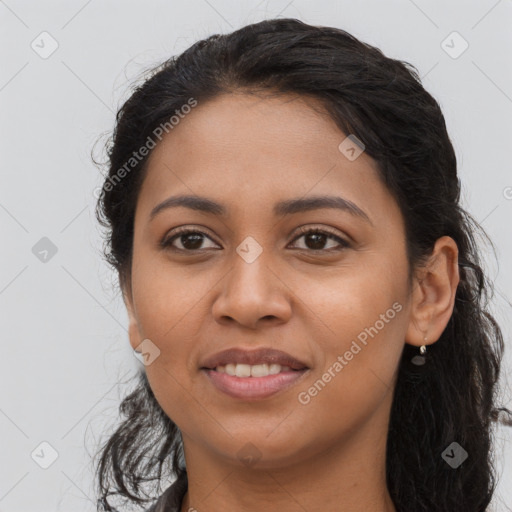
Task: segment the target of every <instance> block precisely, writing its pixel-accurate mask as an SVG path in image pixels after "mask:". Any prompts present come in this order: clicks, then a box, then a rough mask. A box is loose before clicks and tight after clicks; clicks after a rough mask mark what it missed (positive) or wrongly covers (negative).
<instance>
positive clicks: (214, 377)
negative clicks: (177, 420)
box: [201, 368, 309, 400]
mask: <svg viewBox="0 0 512 512" xmlns="http://www.w3.org/2000/svg"><path fill="white" fill-rule="evenodd" d="M308 371H309V369H307V368H304V369H303V370H289V371H286V372H281V373H277V374H275V375H267V376H266V377H236V376H233V375H228V374H227V373H219V372H217V371H215V370H210V369H208V368H201V372H202V373H204V374H205V375H206V376H207V378H208V380H209V381H210V382H211V383H212V384H213V385H214V386H215V387H216V388H217V389H218V390H219V391H222V392H223V393H225V394H227V395H229V396H231V397H232V398H239V399H242V400H261V399H264V398H268V397H270V396H272V395H275V394H276V393H278V392H280V391H284V390H285V389H287V388H289V387H290V386H292V385H293V384H295V383H296V382H297V381H298V380H299V379H301V377H302V376H303V375H304V374H306V373H307V372H308Z"/></svg>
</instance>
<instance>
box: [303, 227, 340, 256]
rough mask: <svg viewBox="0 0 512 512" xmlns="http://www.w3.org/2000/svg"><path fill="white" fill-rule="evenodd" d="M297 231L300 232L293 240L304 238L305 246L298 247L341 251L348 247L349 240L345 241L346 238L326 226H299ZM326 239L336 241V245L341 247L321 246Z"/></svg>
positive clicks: (321, 250) (316, 250)
mask: <svg viewBox="0 0 512 512" xmlns="http://www.w3.org/2000/svg"><path fill="white" fill-rule="evenodd" d="M299 231H300V232H301V233H302V234H301V235H300V236H298V237H296V238H295V239H294V240H293V241H294V242H295V241H296V240H299V239H300V238H304V241H305V247H299V249H309V251H312V252H318V251H320V252H333V251H341V250H343V249H347V248H348V247H350V243H349V242H347V241H346V240H344V239H343V238H341V237H340V236H338V235H337V234H336V233H335V232H334V231H331V230H330V229H328V228H323V229H319V228H305V227H300V228H299ZM328 240H331V241H335V242H337V243H338V246H341V247H339V248H336V247H334V249H333V248H332V247H329V248H325V247H323V246H324V245H325V243H326V242H327V241H328Z"/></svg>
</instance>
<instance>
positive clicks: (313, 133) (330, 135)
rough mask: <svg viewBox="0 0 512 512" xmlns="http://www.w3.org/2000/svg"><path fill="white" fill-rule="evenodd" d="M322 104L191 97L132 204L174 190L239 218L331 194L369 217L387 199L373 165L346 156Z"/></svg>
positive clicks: (148, 202)
mask: <svg viewBox="0 0 512 512" xmlns="http://www.w3.org/2000/svg"><path fill="white" fill-rule="evenodd" d="M346 138H347V134H345V133H343V132H341V130H340V129H339V128H338V127H337V125H336V124H335V122H334V121H333V120H332V119H331V118H330V117H329V115H328V113H327V112H326V111H325V110H324V108H323V107H322V105H321V103H320V102H319V101H316V100H315V99H312V98H310V97H304V96H298V95H279V96H269V95H258V96H256V95H250V94H243V93H235V94H225V95H222V96H220V97H217V98H214V99H212V100H209V101H207V102H205V103H201V102H200V101H199V102H198V105H197V106H196V107H195V108H194V109H192V111H191V112H190V113H189V114H186V115H184V116H183V117H182V118H181V119H180V121H179V123H178V124H176V125H175V126H174V127H173V128H172V130H170V131H169V133H168V134H166V135H164V137H163V139H162V141H161V142H160V143H158V145H157V146H156V147H155V149H154V150H153V152H152V154H151V156H150V158H149V161H148V165H147V175H146V177H145V180H144V183H143V186H142V189H141V192H140V197H139V202H140V207H141V208H143V209H144V210H146V213H147V212H148V211H150V209H151V208H152V206H154V205H155V204H156V203H158V202H159V201H162V200H164V199H165V198H166V197H168V196H169V195H173V194H177V193H180V194H185V193H186V194H197V195H202V196H208V197H212V198H215V199H217V200H218V201H219V202H223V203H225V204H227V205H228V208H230V209H231V210H233V213H236V214H239V215H242V214H243V213H244V211H245V210H247V208H249V207H254V209H253V213H254V212H255V211H256V210H257V209H258V208H259V209H262V208H265V209H268V203H269V202H272V203H274V202H276V201H277V200H283V199H287V198H290V197H300V196H305V195H308V194H314V195H316V194H327V193H331V194H332V193H333V192H338V193H339V194H340V195H343V196H344V197H346V198H347V199H349V200H352V201H353V202H355V203H357V204H359V205H360V206H362V205H364V206H365V208H364V209H365V210H366V211H367V212H368V214H369V215H370V217H372V218H378V216H379V215H380V213H381V212H379V210H382V209H388V210H389V208H390V207H392V206H393V205H392V203H393V202H394V201H393V199H392V197H391V195H390V193H389V192H388V191H387V189H386V188H385V187H384V185H383V184H382V182H381V180H380V178H379V174H378V171H377V164H376V162H375V161H374V160H373V159H372V158H370V157H369V156H368V155H366V154H365V153H364V152H363V153H361V154H360V156H358V157H357V158H356V159H355V160H349V159H348V158H347V157H346V156H345V154H344V153H343V152H342V151H340V149H339V146H340V144H341V143H343V142H344V141H345V139H346Z"/></svg>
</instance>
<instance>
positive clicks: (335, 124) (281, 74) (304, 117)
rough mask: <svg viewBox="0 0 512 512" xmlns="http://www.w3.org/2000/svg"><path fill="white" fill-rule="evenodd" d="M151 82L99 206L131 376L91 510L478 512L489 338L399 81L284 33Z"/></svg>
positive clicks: (440, 168) (194, 55) (493, 342)
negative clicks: (135, 379)
mask: <svg viewBox="0 0 512 512" xmlns="http://www.w3.org/2000/svg"><path fill="white" fill-rule="evenodd" d="M154 71H155V72H154V73H153V75H152V76H151V77H150V78H148V79H147V80H146V81H145V82H144V83H143V84H142V85H140V86H139V87H138V88H137V90H136V91H135V92H134V93H133V95H132V96H131V97H130V98H129V99H128V101H127V102H126V103H125V104H124V105H123V107H122V108H121V109H120V111H119V113H118V116H117V125H116V128H115V132H114V136H113V144H112V146H111V147H110V149H109V173H108V176H107V178H106V180H105V183H104V185H103V189H102V192H101V196H100V198H99V202H98V208H97V213H98V218H99V220H100V221H101V222H102V223H103V225H104V226H105V227H106V228H107V229H108V230H107V242H108V247H109V249H108V251H107V258H108V261H109V262H110V263H111V264H112V265H113V266H114V268H115V269H116V271H117V272H118V275H119V280H120V285H121V289H122V292H123V297H124V301H125V304H126V307H127V310H128V313H129V319H130V320H129V322H130V323H129V338H130V344H131V346H132V347H133V349H134V350H135V352H137V353H139V354H140V357H142V361H143V363H144V365H143V366H142V367H141V373H140V376H139V379H140V380H139V383H138V386H137V388H136V389H135V390H134V391H133V392H132V393H131V394H130V395H129V396H127V397H126V398H125V400H124V401H123V402H122V404H121V413H122V414H123V416H124V420H123V421H122V423H121V424H120V425H119V427H118V428H117V430H116V431H115V432H114V434H113V435H112V436H111V437H110V439H109V440H108V442H107V443H106V444H105V445H104V446H103V448H102V450H101V452H100V453H99V454H98V455H99V457H100V459H99V464H98V484H99V494H100V499H99V506H100V509H101V510H116V508H114V504H113V502H114V501H113V499H112V498H114V500H115V499H117V500H118V501H119V500H121V502H123V500H124V502H129V503H131V504H140V505H141V506H144V507H147V506H148V504H150V503H151V502H152V500H154V498H155V497H156V493H161V492H162V490H163V489H165V488H166V487H168V488H167V489H166V490H165V492H163V494H161V495H160V498H159V499H158V501H156V502H153V504H152V505H151V507H150V508H149V509H148V510H151V511H160V512H163V511H181V512H183V511H193V510H197V511H199V512H203V511H226V510H245V511H256V510H258V511H259V510H266V511H274V510H280V511H282V510H286V511H303V510H307V511H309V512H314V511H319V510H322V511H325V510H329V511H331V510H344V511H350V512H356V511H370V510H371V511H373V512H389V511H401V512H402V511H414V512H422V511H429V512H433V511H450V512H453V511H459V510H461V511H462V510H464V511H472V512H477V511H484V510H487V507H488V504H489V503H490V501H491V498H492V494H493V490H494V487H495V475H494V468H493V466H492V463H491V461H492V452H491V449H492V430H491V429H492V426H493V425H492V422H493V421H496V420H497V419H498V413H499V411H500V410H502V409H499V408H497V407H496V404H495V393H496V389H495V388H496V384H497V381H498V377H499V370H500V363H501V357H502V350H503V339H502V333H501V330H500V327H499V326H498V325H497V324H496V322H495V320H494V319H493V317H492V316H491V315H490V314H489V313H488V311H487V310H486V301H485V299H486V297H487V293H488V290H489V284H488V282H487V279H486V277H485V275H484V273H483V271H482V269H481V266H480V260H479V254H478V250H477V247H476V244H475V239H474V234H475V232H476V230H477V229H478V225H477V224H476V223H475V222H474V221H473V220H472V219H471V217H470V216H469V214H467V213H466V212H465V211H464V210H463V209H462V208H461V206H460V204H459V197H460V181H459V179H458V177H457V165H456V158H455V154H454V150H453V147H452V144H451V142H450V139H449V137H448V134H447V132H446V126H445V121H444V118H443V115H442V113H441V110H440V108H439V105H438V103H437V102H436V101H435V100H434V99H433V98H432V96H431V95H430V94H429V93H427V92H426V91H425V90H424V88H423V87H422V85H421V84H420V80H419V78H418V75H417V72H415V71H414V70H413V67H412V66H410V65H409V64H408V63H406V62H402V61H397V60H392V59H389V58H387V57H385V56H384V55H383V54H382V53H381V51H380V50H378V49H377V48H374V47H372V46H369V45H367V44H365V43H362V42H360V41H358V40H357V39H356V38H354V37H353V36H351V35H350V34H348V33H346V32H344V31H342V30H339V29H335V28H328V27H314V26H310V25H307V24H305V23H303V22H300V21H298V20H294V19H275V20H266V21H263V22H261V23H256V24H253V25H249V26H246V27H244V28H242V29H240V30H237V31H235V32H233V33H231V34H228V35H222V36H221V35H214V36H211V37H209V38H208V39H206V40H203V41H199V42H197V43H196V44H194V45H193V46H192V47H191V48H189V49H188V50H186V51H185V52H184V53H183V54H182V55H180V56H179V57H178V58H173V59H170V60H168V61H167V62H165V63H164V64H162V65H161V66H159V67H158V68H157V69H156V70H154ZM503 410H505V411H506V409H503ZM174 479H175V482H174V483H173V485H172V486H171V487H169V483H170V482H171V480H174ZM151 484H156V485H153V486H151ZM148 485H149V486H148ZM152 493H153V494H152Z"/></svg>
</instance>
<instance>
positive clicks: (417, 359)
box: [411, 336, 427, 366]
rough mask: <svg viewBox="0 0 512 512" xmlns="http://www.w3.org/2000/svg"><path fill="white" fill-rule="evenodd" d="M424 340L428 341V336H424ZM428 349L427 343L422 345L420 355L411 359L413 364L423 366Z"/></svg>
mask: <svg viewBox="0 0 512 512" xmlns="http://www.w3.org/2000/svg"><path fill="white" fill-rule="evenodd" d="M423 340H424V341H427V337H426V336H425V337H424V338H423ZM426 351H427V347H426V346H425V345H421V347H420V355H419V356H414V357H413V358H412V359H411V363H412V364H415V365H416V366H422V365H424V364H425V361H426V359H425V357H424V354H425V353H426Z"/></svg>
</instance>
